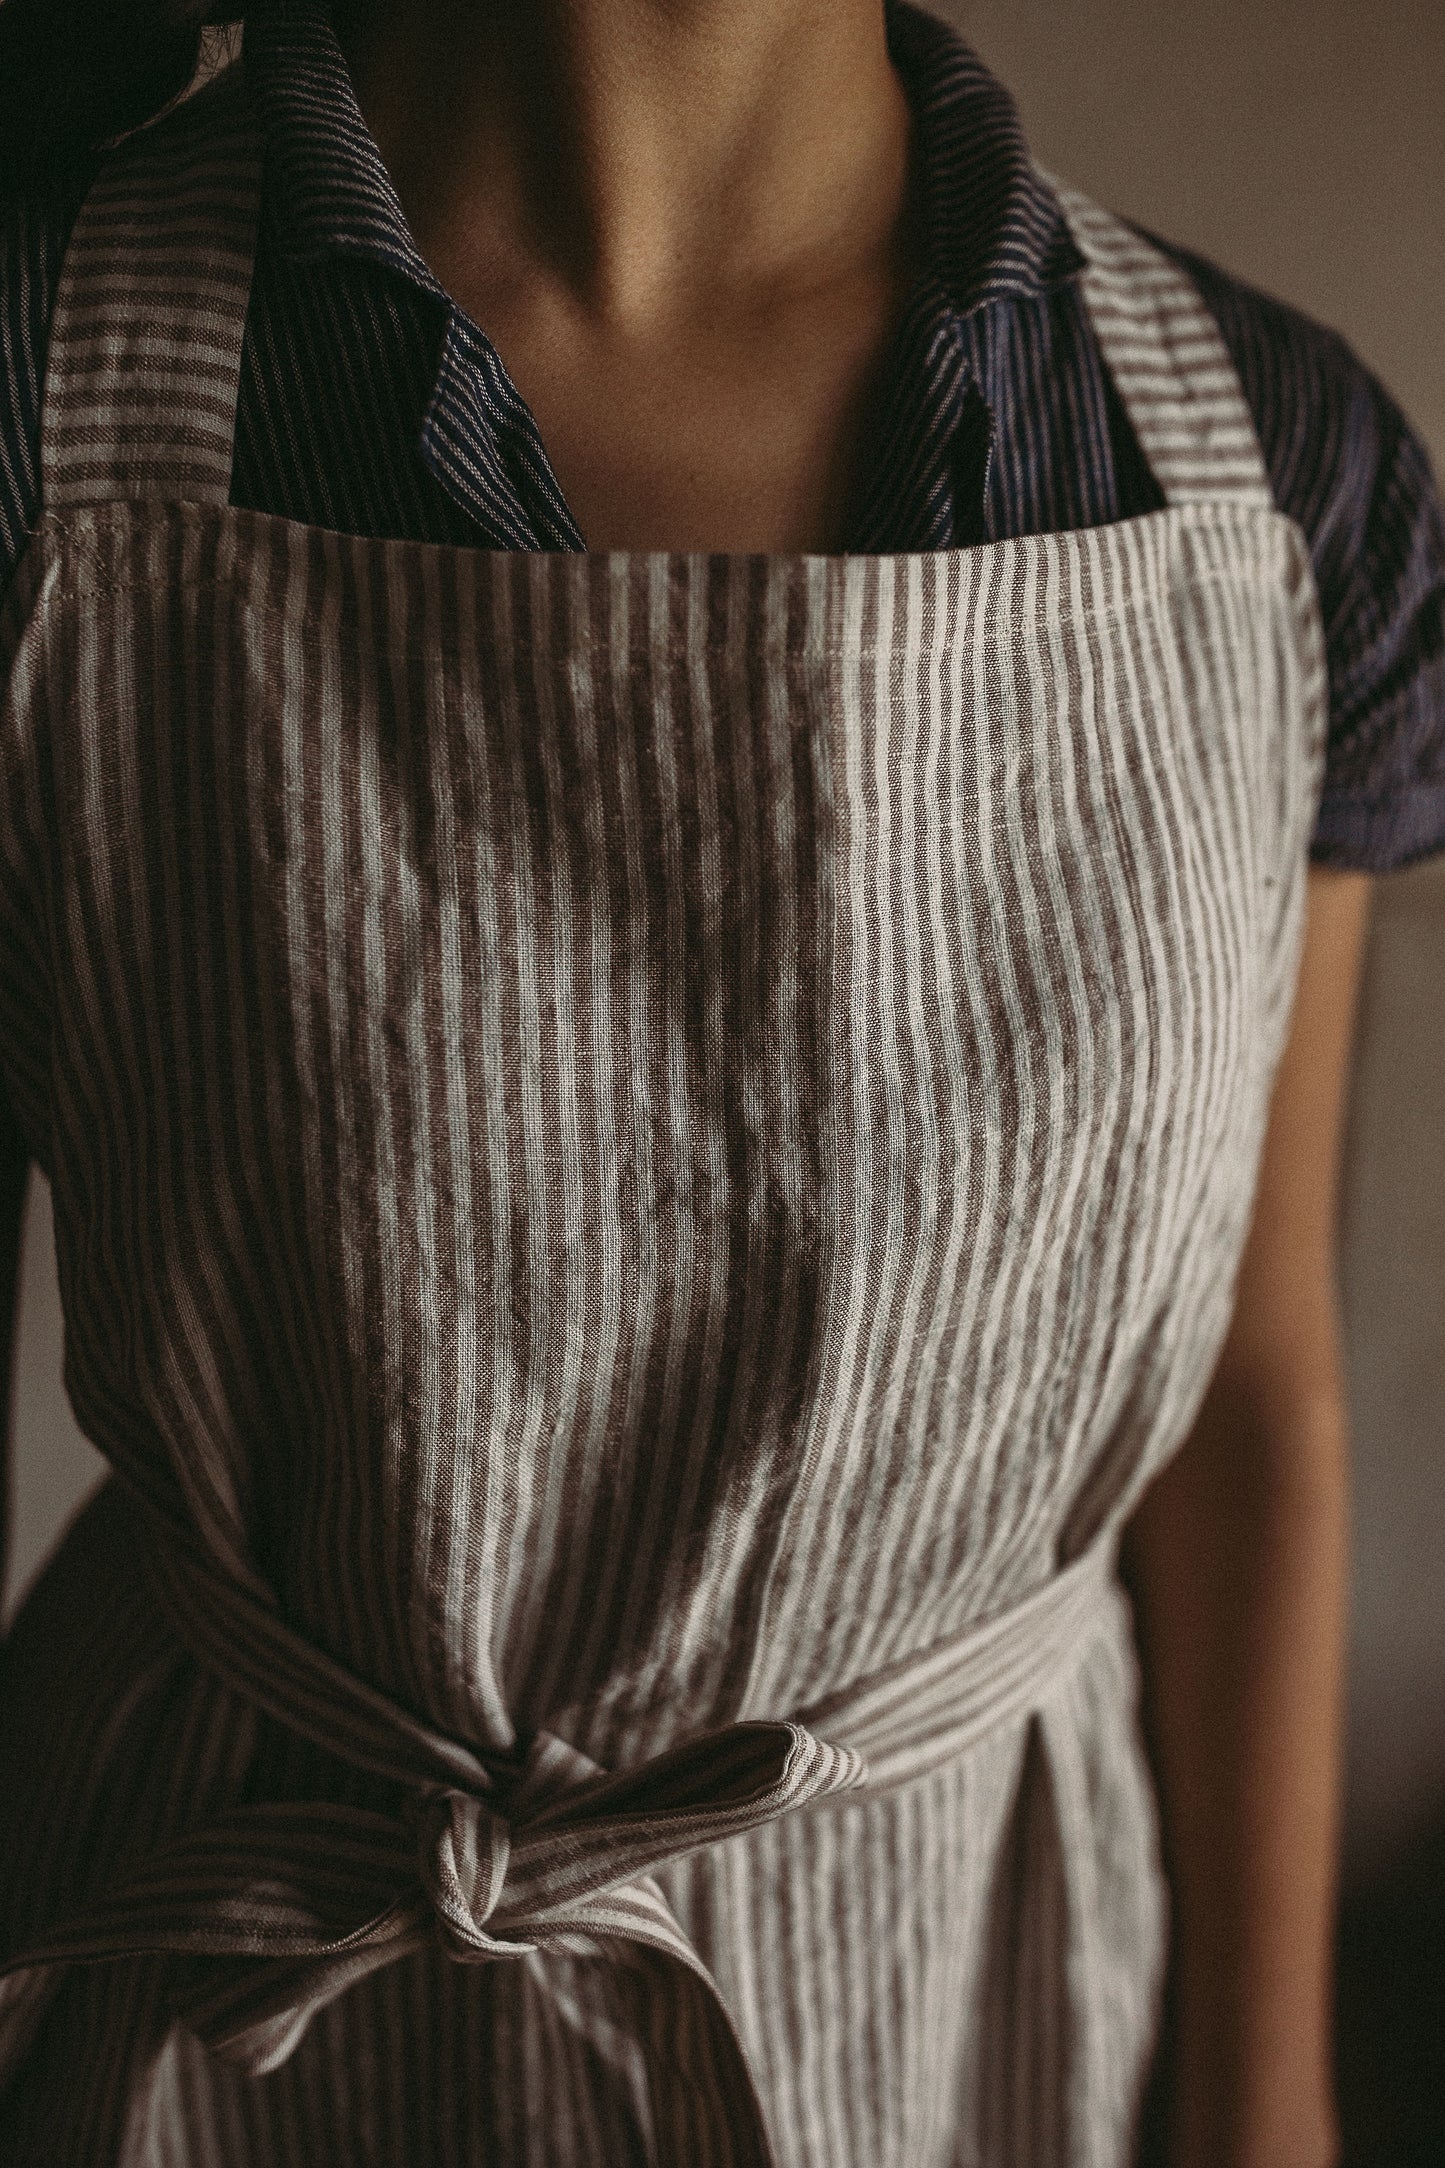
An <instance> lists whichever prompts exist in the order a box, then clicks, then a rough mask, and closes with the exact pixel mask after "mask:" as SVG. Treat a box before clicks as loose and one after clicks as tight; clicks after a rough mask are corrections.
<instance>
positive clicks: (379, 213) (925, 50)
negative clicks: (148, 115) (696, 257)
mask: <svg viewBox="0 0 1445 2168" xmlns="http://www.w3.org/2000/svg"><path fill="white" fill-rule="evenodd" d="M887 4H888V41H889V49H890V51H891V52H892V54H893V58H894V61H895V64H896V65H897V67H898V69H899V72H900V74H901V75H902V77H903V79H904V82H905V84H906V86H907V88H908V92H909V97H910V101H911V103H912V107H913V112H914V116H915V122H916V125H917V128H918V131H919V153H920V164H921V171H922V176H923V182H922V185H923V190H924V221H925V235H926V247H927V251H928V260H929V277H930V283H932V284H933V285H935V286H936V287H937V288H938V289H939V291H940V293H941V295H942V296H943V297H945V298H946V301H947V304H948V306H949V308H950V309H951V310H953V311H956V312H957V314H958V315H959V316H960V317H963V316H967V315H970V314H971V313H972V312H973V311H974V310H975V309H978V308H982V307H985V306H986V305H987V304H989V303H990V302H994V301H998V300H1003V299H1006V298H1010V297H1015V298H1021V299H1027V298H1030V297H1036V296H1038V295H1041V294H1044V293H1047V292H1049V291H1051V290H1052V289H1053V288H1055V287H1056V286H1058V285H1060V284H1062V283H1063V282H1065V281H1066V280H1068V279H1070V278H1072V277H1074V275H1075V274H1076V273H1077V272H1078V271H1079V269H1080V268H1081V267H1082V264H1083V258H1082V256H1081V255H1080V253H1079V251H1078V249H1077V247H1076V246H1075V244H1074V241H1073V238H1072V236H1071V235H1070V233H1069V229H1068V226H1067V223H1066V221H1065V218H1064V214H1063V210H1062V208H1061V206H1060V204H1059V201H1058V198H1057V196H1056V195H1055V193H1054V191H1053V189H1052V188H1051V187H1050V186H1049V183H1048V182H1047V181H1046V180H1045V178H1044V177H1043V175H1042V174H1041V173H1040V171H1039V169H1038V167H1037V166H1036V165H1035V164H1034V162H1033V159H1032V158H1031V157H1030V155H1029V150H1028V146H1027V144H1026V142H1025V140H1024V134H1023V129H1022V126H1021V124H1020V120H1019V114H1018V109H1017V107H1016V106H1015V104H1014V101H1013V99H1012V98H1011V97H1010V95H1009V93H1008V92H1007V91H1006V90H1005V89H1004V87H1003V85H1002V84H1001V83H1000V82H999V81H998V79H997V78H996V77H995V76H993V75H991V74H990V72H989V71H988V69H987V68H985V66H984V65H983V62H982V61H981V60H980V59H979V58H978V56H977V54H976V53H974V52H973V51H972V49H971V48H970V47H969V46H967V45H965V44H964V42H963V40H962V39H961V38H960V37H959V36H958V34H957V32H956V31H954V30H952V29H951V28H950V27H949V26H948V25H947V24H946V23H942V22H940V21H939V20H938V19H937V18H936V17H935V16H932V15H929V14H926V13H925V12H924V11H923V10H922V9H921V8H919V7H915V6H913V5H912V4H911V0H887ZM243 50H244V56H245V67H246V75H247V82H248V85H249V87H250V89H251V92H252V95H253V97H254V99H255V101H256V106H257V110H258V113H259V116H260V120H261V125H262V128H263V131H264V133H265V138H266V152H267V160H268V188H269V190H270V192H271V208H272V211H273V214H274V217H273V227H272V230H273V232H274V234H275V237H276V241H277V243H278V244H279V246H280V247H281V248H282V249H283V250H284V251H285V252H286V253H287V254H288V255H290V256H292V257H293V258H296V259H303V260H304V259H306V258H308V257H310V258H314V257H317V256H321V255H324V254H326V253H327V252H329V251H333V250H335V251H340V252H346V253H352V254H356V255H361V256H367V257H370V258H371V259H372V260H373V261H375V262H378V263H380V264H383V265H385V266H387V267H388V268H389V269H391V270H393V271H395V272H397V273H399V274H400V275H401V276H402V277H404V278H406V279H409V280H410V281H412V282H413V283H414V284H415V285H417V286H420V287H422V288H423V289H425V290H426V291H427V292H429V293H432V294H435V295H437V296H438V297H442V298H444V297H443V296H442V289H441V287H440V286H439V285H438V283H437V281H436V279H434V278H433V276H432V274H431V272H430V271H429V270H428V268H427V266H426V263H425V261H424V259H423V258H422V256H421V253H420V251H419V250H418V248H417V246H416V243H415V241H414V240H413V239H412V235H411V229H410V227H409V226H408V225H407V221H406V214H405V212H404V211H403V210H402V207H401V203H400V201H399V200H398V197H397V193H396V190H395V188H394V187H393V186H392V182H391V176H390V175H389V174H388V172H387V170H386V167H385V165H384V164H383V163H382V158H381V153H380V151H379V150H378V149H377V147H376V143H375V141H374V140H373V137H372V135H371V131H370V129H369V128H368V127H367V125H366V122H365V120H364V119H363V117H362V113H361V108H360V106H359V105H358V103H357V100H356V93H355V91H354V90H353V89H352V85H351V77H350V74H349V72H348V70H347V66H346V60H345V56H344V55H343V53H342V50H341V47H340V45H339V43H338V41H337V38H336V34H335V32H334V31H333V29H332V27H331V23H330V20H329V17H328V12H327V8H326V4H325V0H252V5H251V7H250V8H249V10H248V12H247V18H246V34H245V41H244V48H243Z"/></svg>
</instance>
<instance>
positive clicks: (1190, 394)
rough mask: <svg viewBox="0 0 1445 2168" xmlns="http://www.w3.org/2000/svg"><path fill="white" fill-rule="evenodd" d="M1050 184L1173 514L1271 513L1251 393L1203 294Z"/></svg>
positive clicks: (1115, 223) (1073, 194) (1136, 237)
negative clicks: (1212, 508)
mask: <svg viewBox="0 0 1445 2168" xmlns="http://www.w3.org/2000/svg"><path fill="white" fill-rule="evenodd" d="M1045 177H1046V178H1047V179H1048V181H1049V185H1050V186H1051V187H1052V188H1053V189H1054V191H1055V193H1056V194H1057V196H1058V199H1059V202H1060V203H1061V205H1062V206H1063V210H1064V215H1065V217H1066V218H1067V219H1068V222H1069V229H1070V231H1071V232H1072V234H1073V236H1074V239H1075V241H1076V242H1077V243H1078V246H1079V248H1080V249H1081V250H1082V252H1083V254H1084V256H1085V258H1086V259H1087V261H1086V264H1085V268H1084V273H1083V291H1084V300H1085V303H1086V305H1087V307H1088V311H1089V315H1090V318H1091V320H1092V322H1093V326H1094V329H1095V331H1096V333H1097V334H1098V339H1099V344H1100V346H1101V347H1102V349H1103V354H1104V359H1105V361H1106V363H1107V364H1108V367H1109V372H1110V374H1111V376H1112V377H1113V379H1114V382H1115V384H1116V385H1117V386H1118V390H1119V396H1120V398H1121V399H1122V400H1123V402H1124V408H1125V411H1126V412H1127V414H1128V416H1129V419H1130V421H1131V422H1132V423H1133V425H1134V430H1135V433H1136V435H1137V436H1138V439H1139V443H1140V446H1141V447H1142V449H1143V453H1144V457H1145V458H1146V459H1147V460H1148V462H1149V465H1150V467H1151V469H1152V470H1153V474H1154V478H1155V480H1156V481H1157V482H1158V484H1159V487H1160V489H1161V490H1162V491H1163V493H1164V500H1165V502H1166V504H1219V503H1227V504H1241V505H1246V506H1249V507H1251V508H1253V509H1256V510H1266V511H1268V510H1272V509H1273V508H1274V492H1273V490H1272V489H1271V487H1270V481H1269V473H1268V470H1267V468H1266V466H1265V462H1264V454H1263V452H1262V451H1261V449H1260V444H1259V437H1258V435H1257V434H1256V431H1255V427H1254V419H1253V416H1252V415H1251V414H1250V411H1249V404H1248V401H1247V400H1246V399H1245V396H1244V387H1243V386H1242V385H1241V383H1240V381H1239V375H1238V372H1237V371H1236V369H1235V367H1234V363H1233V362H1232V361H1231V359H1230V357H1229V349H1228V348H1227V347H1226V345H1225V343H1224V340H1223V338H1222V336H1221V334H1220V330H1219V326H1218V325H1217V324H1216V322H1215V320H1214V318H1213V316H1212V315H1211V314H1210V311H1209V308H1208V306H1207V304H1206V303H1205V301H1204V298H1203V296H1202V295H1201V294H1200V292H1199V290H1198V288H1197V287H1196V286H1195V285H1194V283H1193V281H1192V280H1191V279H1190V278H1189V277H1188V276H1187V275H1186V273H1185V272H1183V271H1182V270H1180V268H1179V266H1178V265H1177V264H1175V263H1174V262H1173V261H1172V260H1171V259H1170V258H1169V257H1168V256H1166V255H1165V254H1164V253H1163V251H1162V250H1160V249H1158V248H1155V247H1154V246H1153V244H1152V243H1151V242H1149V241H1146V240H1144V238H1143V237H1142V235H1140V234H1137V233H1135V232H1134V230H1133V228H1132V227H1130V226H1126V225H1125V224H1124V222H1123V220H1122V219H1119V218H1115V217H1114V216H1113V214H1112V213H1111V212H1109V211H1105V210H1102V209H1101V208H1100V207H1099V205H1098V204H1096V203H1092V202H1090V200H1089V198H1088V197H1087V196H1083V195H1080V194H1079V192H1078V190H1077V189H1074V188H1069V187H1067V186H1066V185H1065V184H1063V183H1062V182H1060V181H1057V180H1055V179H1054V177H1053V176H1052V175H1051V174H1050V175H1046V176H1045Z"/></svg>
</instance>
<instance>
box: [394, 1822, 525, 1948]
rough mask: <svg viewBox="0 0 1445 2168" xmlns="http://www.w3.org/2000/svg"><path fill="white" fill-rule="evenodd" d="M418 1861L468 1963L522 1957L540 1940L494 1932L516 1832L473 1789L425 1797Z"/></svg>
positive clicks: (444, 1925)
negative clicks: (491, 1922) (489, 1928)
mask: <svg viewBox="0 0 1445 2168" xmlns="http://www.w3.org/2000/svg"><path fill="white" fill-rule="evenodd" d="M419 1821H420V1841H419V1844H418V1848H417V1849H418V1864H419V1867H420V1871H421V1881H422V1887H423V1888H424V1889H425V1890H426V1892H427V1895H428V1896H429V1897H430V1898H431V1901H432V1904H433V1906H434V1907H435V1909H436V1916H437V1923H438V1925H439V1927H440V1929H441V1934H442V1940H443V1942H444V1943H445V1944H446V1947H447V1949H448V1951H449V1952H450V1954H451V1955H452V1956H453V1957H456V1958H459V1959H461V1960H462V1962H463V1963H472V1964H475V1963H478V1962H480V1961H481V1960H482V1959H485V1958H493V1957H514V1956H515V1957H520V1956H523V1955H525V1954H526V1952H527V1951H529V1950H535V1949H536V1947H537V1945H536V1943H535V1942H529V1941H524V1940H522V1939H521V1938H520V1937H518V1936H513V1935H489V1934H488V1933H487V1932H486V1928H487V1922H488V1921H489V1920H490V1919H491V1917H492V1914H493V1913H494V1912H495V1911H496V1909H497V1902H498V1899H499V1898H500V1897H501V1894H502V1890H503V1887H504V1886H505V1883H506V1879H507V1866H508V1863H509V1861H510V1860H511V1857H512V1834H511V1831H510V1830H509V1829H508V1827H507V1824H506V1823H505V1822H504V1821H503V1819H502V1817H501V1816H500V1815H499V1814H495V1813H493V1811H492V1809H491V1807H490V1806H489V1805H488V1804H487V1802H486V1801H485V1800H483V1799H474V1798H473V1797H472V1796H471V1794H470V1793H469V1792H457V1791H445V1792H433V1793H431V1794H430V1796H429V1797H428V1798H426V1799H425V1800H424V1801H423V1802H422V1807H421V1812H420V1816H419Z"/></svg>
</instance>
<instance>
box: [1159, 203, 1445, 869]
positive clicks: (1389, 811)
mask: <svg viewBox="0 0 1445 2168" xmlns="http://www.w3.org/2000/svg"><path fill="white" fill-rule="evenodd" d="M1161 245H1167V244H1161ZM1169 253H1170V254H1171V255H1172V256H1174V258H1175V259H1176V261H1178V262H1179V263H1181V264H1182V265H1183V266H1184V268H1185V269H1186V270H1187V271H1188V272H1189V273H1190V276H1191V277H1192V278H1193V279H1194V281H1195V283H1196V284H1197V285H1198V287H1199V289H1200V291H1201V292H1202V294H1203V296H1204V299H1205V301H1206V302H1207V303H1208V305H1209V307H1210V309H1211V311H1212V313H1213V314H1214V316H1215V318H1216V320H1217V321H1218V323H1219V327H1220V330H1221V332H1222V334H1223V336H1224V339H1225V343H1226V344H1227V346H1228V347H1229V350H1230V354H1231V356H1232V358H1233V361H1234V364H1235V367H1236V368H1237V369H1238V371H1239V375H1240V380H1241V382H1242V384H1243V386H1244V391H1245V396H1246V398H1247V399H1248V401H1249V404H1250V408H1251V411H1252V413H1253V416H1254V421H1255V427H1256V429H1257V431H1258V434H1259V438H1260V443H1261V446H1262V448H1263V451H1264V455H1265V460H1266V463H1267V465H1268V468H1269V472H1270V478H1271V481H1272V483H1273V487H1274V492H1275V501H1276V503H1277V504H1278V506H1279V508H1280V510H1281V511H1282V512H1284V513H1286V514H1287V515H1288V516H1290V517H1291V518H1293V519H1294V520H1295V521H1296V522H1297V523H1298V525H1299V526H1300V527H1301V528H1302V529H1303V531H1304V534H1305V536H1306V538H1307V540H1308V542H1309V548H1310V556H1311V559H1312V562H1313V564H1314V571H1315V584H1316V587H1317V589H1318V592H1319V599H1320V610H1321V615H1322V617H1323V621H1324V632H1325V646H1326V653H1327V657H1328V664H1329V687H1330V720H1329V738H1328V747H1327V753H1326V762H1325V777H1324V789H1323V794H1322V797H1321V800H1320V806H1319V813H1318V818H1317V822H1316V827H1315V833H1314V837H1313V841H1312V845H1311V856H1312V857H1313V858H1314V859H1315V860H1316V861H1317V862H1319V863H1322V864H1326V865H1335V866H1341V867H1354V868H1357V869H1359V870H1361V871H1369V872H1376V873H1381V872H1387V871H1389V870H1390V869H1392V868H1395V867H1399V866H1406V865H1409V864H1411V863H1413V862H1414V861H1415V860H1417V859H1421V858H1426V857H1429V856H1431V855H1432V854H1433V853H1435V852H1439V851H1445V513H1442V509H1441V500H1440V493H1439V489H1438V487H1437V484H1436V481H1435V477H1434V475H1433V474H1432V472H1431V467H1430V460H1429V457H1428V455H1427V453H1426V451H1425V448H1424V446H1423V444H1422V443H1421V441H1420V439H1419V437H1418V435H1417V434H1416V433H1415V431H1414V430H1413V429H1412V428H1411V426H1410V424H1409V422H1408V421H1407V420H1406V418H1405V416H1404V415H1403V414H1402V413H1401V411H1400V408H1399V406H1398V405H1397V404H1396V402H1395V401H1394V399H1393V398H1392V397H1391V396H1390V394H1389V393H1388V392H1387V391H1386V390H1385V388H1384V386H1383V385H1382V384H1381V383H1380V382H1379V380H1378V378H1376V377H1375V376H1374V375H1373V374H1372V373H1371V371H1370V370H1369V369H1367V368H1366V366H1365V365H1364V363H1363V362H1362V361H1361V360H1360V359H1359V357H1358V356H1357V355H1356V354H1355V353H1354V352H1353V350H1352V349H1351V348H1350V346H1349V345H1348V344H1347V342H1346V341H1345V340H1344V339H1342V338H1340V337H1339V336H1338V334H1337V333H1335V332H1332V331H1328V330H1326V329H1325V328H1324V327H1323V326H1321V325H1319V324H1317V323H1314V322H1313V321H1312V320H1311V319H1310V318H1308V317H1307V316H1304V315H1303V314H1301V313H1300V312H1299V311H1298V310H1295V309H1292V308H1289V307H1287V306H1286V305H1285V304H1284V303H1282V302H1279V301H1275V300H1273V299H1271V298H1270V297H1268V296H1266V295H1263V294H1260V293H1258V292H1256V291H1255V290H1254V289H1253V288H1251V287H1248V286H1246V285H1244V284H1243V283H1241V282H1240V281H1238V280H1235V279H1232V278H1230V277H1229V276H1227V275H1226V274H1225V273H1224V272H1222V271H1221V270H1219V268H1218V267H1217V266H1216V265H1214V264H1211V263H1209V262H1207V261H1206V260H1205V259H1203V258H1201V257H1197V256H1194V255H1192V254H1191V253H1189V252H1188V251H1185V250H1181V249H1177V248H1172V247H1171V248H1170V249H1169Z"/></svg>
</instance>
